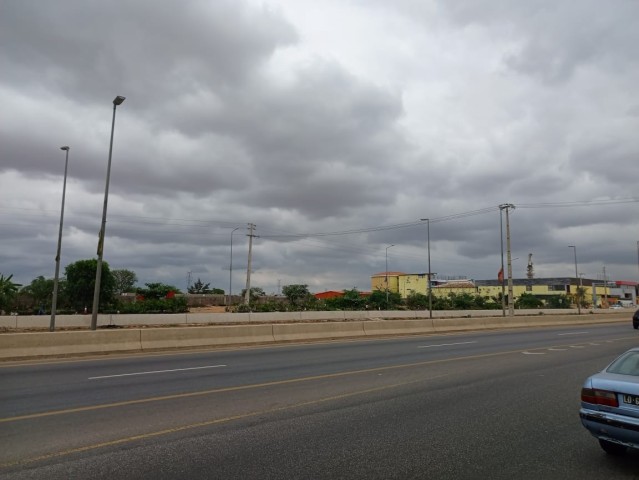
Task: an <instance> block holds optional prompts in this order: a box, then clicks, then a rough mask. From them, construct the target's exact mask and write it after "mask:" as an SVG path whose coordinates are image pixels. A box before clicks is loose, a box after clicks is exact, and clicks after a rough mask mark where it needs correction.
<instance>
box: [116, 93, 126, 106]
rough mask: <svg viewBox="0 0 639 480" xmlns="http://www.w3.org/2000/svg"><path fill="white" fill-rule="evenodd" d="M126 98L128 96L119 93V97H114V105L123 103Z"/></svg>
mask: <svg viewBox="0 0 639 480" xmlns="http://www.w3.org/2000/svg"><path fill="white" fill-rule="evenodd" d="M125 98H126V97H122V96H120V95H118V96H117V97H115V98H114V99H113V105H122V102H124V99H125Z"/></svg>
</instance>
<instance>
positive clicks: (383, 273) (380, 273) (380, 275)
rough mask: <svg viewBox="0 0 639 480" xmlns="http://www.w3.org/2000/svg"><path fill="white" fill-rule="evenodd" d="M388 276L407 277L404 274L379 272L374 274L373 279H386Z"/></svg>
mask: <svg viewBox="0 0 639 480" xmlns="http://www.w3.org/2000/svg"><path fill="white" fill-rule="evenodd" d="M386 275H388V276H389V277H390V276H398V275H406V273H404V272H379V273H373V274H372V275H371V277H385V276H386Z"/></svg>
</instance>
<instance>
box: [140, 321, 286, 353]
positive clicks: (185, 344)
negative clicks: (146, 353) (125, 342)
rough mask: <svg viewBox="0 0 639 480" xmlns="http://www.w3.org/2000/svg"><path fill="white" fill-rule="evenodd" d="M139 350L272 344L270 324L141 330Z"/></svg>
mask: <svg viewBox="0 0 639 480" xmlns="http://www.w3.org/2000/svg"><path fill="white" fill-rule="evenodd" d="M140 332H141V343H142V350H158V349H168V348H192V347H208V346H216V345H243V344H251V343H273V341H274V339H273V327H272V325H228V326H215V327H188V328H147V329H144V330H141V331H140Z"/></svg>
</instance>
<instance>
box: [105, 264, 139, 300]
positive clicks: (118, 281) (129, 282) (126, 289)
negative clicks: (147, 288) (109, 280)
mask: <svg viewBox="0 0 639 480" xmlns="http://www.w3.org/2000/svg"><path fill="white" fill-rule="evenodd" d="M111 274H112V275H113V281H114V282H115V287H114V289H115V293H116V295H122V294H123V293H131V292H135V284H136V283H138V276H137V275H136V274H135V272H133V271H131V270H126V269H118V270H113V271H112V272H111Z"/></svg>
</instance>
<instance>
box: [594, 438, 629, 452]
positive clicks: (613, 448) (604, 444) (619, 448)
mask: <svg viewBox="0 0 639 480" xmlns="http://www.w3.org/2000/svg"><path fill="white" fill-rule="evenodd" d="M599 445H601V448H603V450H604V452H606V453H607V454H609V455H623V454H624V453H625V452H626V450H627V447H624V446H623V445H620V444H619V443H614V442H609V441H608V440H599Z"/></svg>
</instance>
